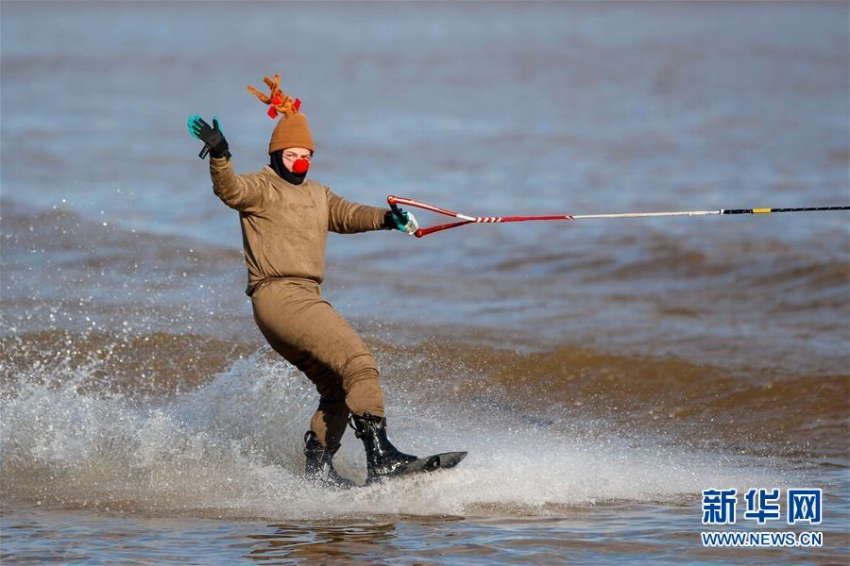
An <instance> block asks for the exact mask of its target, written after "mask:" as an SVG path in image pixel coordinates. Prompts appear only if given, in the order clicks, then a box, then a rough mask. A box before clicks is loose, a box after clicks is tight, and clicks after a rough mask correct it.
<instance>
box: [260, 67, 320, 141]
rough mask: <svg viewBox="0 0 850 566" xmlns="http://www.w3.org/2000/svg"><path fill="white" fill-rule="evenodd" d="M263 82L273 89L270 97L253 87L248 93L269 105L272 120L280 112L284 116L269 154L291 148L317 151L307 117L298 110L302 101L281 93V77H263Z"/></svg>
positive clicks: (273, 135)
mask: <svg viewBox="0 0 850 566" xmlns="http://www.w3.org/2000/svg"><path fill="white" fill-rule="evenodd" d="M263 82H265V83H266V86H268V87H269V88H270V89H271V94H270V95H269V96H266V95H265V94H263V93H262V92H260V91H258V90H257V89H255V88H254V87H253V86H248V91H249V92H251V93H252V94H254V95H256V96H257V98H259V99H260V100H261V101H262V102H264V103H266V104H268V105H269V112H268V113H269V117H270V118H272V119H275V118H277V115H278V112H279V113H281V114H283V117H282V118H281V119H280V120H278V123H277V126H275V128H274V131H273V132H272V138H271V141H269V153H270V154H271V153H274V152H276V151H279V150H281V149H287V148H289V147H303V148H304V149H309V150H310V151H315V149H316V148H315V145H314V144H313V136H312V135H311V134H310V125H309V124H308V123H307V117H306V116H304V114H302V113H301V112H299V110H298V109H299V108H300V107H301V101H300V100H299V99H297V98H296V99H294V100H293V98H292V97H291V96H289V95H288V94H284V93H283V92H281V90H280V87H279V86H278V85H279V83H280V75H275V76H274V79H270V78H268V77H263Z"/></svg>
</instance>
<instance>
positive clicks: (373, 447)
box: [351, 413, 418, 484]
mask: <svg viewBox="0 0 850 566" xmlns="http://www.w3.org/2000/svg"><path fill="white" fill-rule="evenodd" d="M351 422H352V423H353V426H352V428H353V429H354V434H355V436H357V438H359V439H360V440H362V441H363V447H364V448H365V449H366V483H367V484H369V483H373V482H376V481H378V480H380V479H381V478H382V477H385V476H391V475H393V473H394V472H395V471H396V470H397V469H398V468H400V467H401V466H403V465H405V464H407V463H408V462H412V461H414V460H417V459H418V457H417V456H411V455H410V454H403V453H402V452H399V451H398V449H397V448H396V447H395V446H393V445H392V444H391V443H390V441H389V440H388V439H387V420H386V419H382V418H380V417H376V416H374V415H370V414H369V413H365V414H364V415H363V416H362V417H358V416H357V415H351Z"/></svg>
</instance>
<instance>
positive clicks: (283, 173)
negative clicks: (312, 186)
mask: <svg viewBox="0 0 850 566" xmlns="http://www.w3.org/2000/svg"><path fill="white" fill-rule="evenodd" d="M269 161H270V163H269V167H271V168H272V169H274V172H275V173H277V174H278V176H280V178H281V179H283V180H284V181H286V182H287V183H292V184H293V185H300V184H301V183H303V182H304V179H305V178H306V177H307V173H306V171H305V172H304V173H301V174H298V173H293V172H292V171H290V170H289V169H287V168H286V166H285V165H284V164H283V150H282V149H281V150H279V151H276V152H274V153H272V154H271V155H269Z"/></svg>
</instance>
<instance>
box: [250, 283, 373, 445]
mask: <svg viewBox="0 0 850 566" xmlns="http://www.w3.org/2000/svg"><path fill="white" fill-rule="evenodd" d="M251 301H252V304H253V306H254V320H255V321H256V322H257V326H258V327H259V328H260V331H261V332H262V333H263V335H264V336H265V337H266V340H267V341H268V343H269V345H271V347H272V348H274V350H275V351H276V352H277V353H279V354H280V355H281V356H283V357H284V358H285V359H286V360H287V361H288V362H290V363H291V364H293V365H294V366H295V367H297V368H298V369H299V370H301V371H302V372H304V373H305V374H306V375H307V377H308V378H310V380H311V381H312V382H313V383H314V384H316V389H317V390H318V391H319V397H320V399H319V408H318V409H317V410H316V412H315V414H314V415H313V418H312V420H311V423H310V428H311V430H312V431H313V432H315V433H316V435H317V436H318V437H319V441H320V442H321V443H322V444H323V445H324V446H327V447H328V448H330V449H331V450H332V451H336V450H337V449H338V448H339V445H340V442H341V441H342V435H343V434H344V433H345V427H346V425H347V423H348V416H349V412H350V413H354V414H355V415H362V414H363V413H371V414H373V415H376V416H379V417H383V416H384V393H383V391H382V390H381V385H380V383H379V381H378V364H377V363H376V362H375V359H374V357H373V356H372V354H371V353H370V352H369V350H367V349H366V346H365V345H364V344H363V341H362V340H361V339H360V337H359V336H358V335H357V333H356V332H355V331H354V329H352V328H351V326H350V325H349V324H348V322H347V321H346V320H345V319H344V318H343V317H342V316H341V315H340V314H339V313H338V312H337V311H335V310H334V308H333V307H332V306H331V305H330V303H328V302H327V301H325V300H324V299H322V296H321V288H320V287H319V284H318V283H316V282H315V281H312V280H309V279H297V278H287V279H272V280H269V281H268V282H265V283H264V284H262V285H261V286H260V287H259V288H258V289H257V290H256V291H254V293H253V295H252V297H251Z"/></svg>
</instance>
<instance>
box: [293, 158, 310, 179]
mask: <svg viewBox="0 0 850 566" xmlns="http://www.w3.org/2000/svg"><path fill="white" fill-rule="evenodd" d="M309 168H310V162H309V161H307V160H306V159H296V160H295V161H294V162H293V163H292V172H293V173H295V174H296V175H303V174H304V173H306V172H307V169H309Z"/></svg>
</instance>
